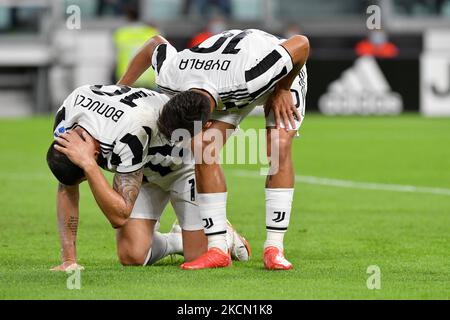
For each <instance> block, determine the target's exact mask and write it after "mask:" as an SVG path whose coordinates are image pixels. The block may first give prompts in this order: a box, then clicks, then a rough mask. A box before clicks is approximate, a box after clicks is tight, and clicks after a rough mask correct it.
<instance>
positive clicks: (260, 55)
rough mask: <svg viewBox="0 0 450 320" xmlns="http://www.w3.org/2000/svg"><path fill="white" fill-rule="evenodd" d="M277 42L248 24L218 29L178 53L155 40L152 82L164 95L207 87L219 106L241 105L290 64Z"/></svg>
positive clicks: (279, 76) (269, 86)
mask: <svg viewBox="0 0 450 320" xmlns="http://www.w3.org/2000/svg"><path fill="white" fill-rule="evenodd" d="M282 42H283V40H282V39H279V38H277V37H275V36H273V35H270V34H268V33H266V32H264V31H261V30H256V29H249V30H229V31H225V32H222V33H220V34H218V35H215V36H213V37H210V38H208V39H207V40H205V41H204V42H202V43H201V44H199V45H197V46H195V47H193V48H190V49H185V50H183V51H180V52H178V53H176V51H175V49H174V48H173V47H172V46H170V45H160V46H159V47H158V48H157V50H155V52H154V53H153V57H152V62H153V67H154V68H155V70H156V71H157V74H156V83H157V85H158V86H159V87H160V88H161V90H163V91H164V92H166V93H168V94H176V93H178V92H181V91H186V90H189V89H193V88H198V89H203V90H206V91H207V92H209V93H210V94H211V96H212V97H213V98H214V99H215V101H216V105H217V108H218V109H222V110H223V109H231V108H242V107H245V106H246V105H248V104H250V103H251V102H253V101H255V100H256V99H258V98H259V97H260V96H262V95H263V94H264V93H266V92H268V91H270V90H271V89H272V88H273V87H274V85H275V84H276V83H277V82H278V81H279V80H281V79H282V78H283V77H284V76H285V75H287V74H288V73H289V72H290V71H291V70H292V69H293V63H292V58H291V56H290V55H289V53H288V52H287V51H286V49H285V48H284V47H283V46H281V43H282ZM163 46H164V47H163ZM164 48H165V49H164ZM164 52H165V53H164Z"/></svg>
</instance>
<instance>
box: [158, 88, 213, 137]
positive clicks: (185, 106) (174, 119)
mask: <svg viewBox="0 0 450 320" xmlns="http://www.w3.org/2000/svg"><path fill="white" fill-rule="evenodd" d="M210 113H211V107H210V103H209V100H208V98H207V97H206V96H205V95H204V94H201V93H199V92H196V91H185V92H182V93H178V94H177V95H175V96H174V97H173V98H171V99H170V100H169V101H168V102H167V103H166V104H165V105H164V108H163V109H162V111H161V114H160V115H159V118H158V130H159V131H160V132H161V133H162V134H163V135H164V136H165V137H166V138H168V139H171V137H172V133H173V132H174V131H175V130H177V129H186V130H187V131H188V132H189V133H190V135H191V137H193V136H194V135H195V134H196V133H198V132H195V122H196V121H201V123H202V125H204V124H205V123H206V122H207V121H208V119H209V115H210ZM200 129H201V128H200Z"/></svg>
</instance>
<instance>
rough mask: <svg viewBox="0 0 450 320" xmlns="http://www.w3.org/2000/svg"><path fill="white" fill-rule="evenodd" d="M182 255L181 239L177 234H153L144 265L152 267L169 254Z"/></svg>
mask: <svg viewBox="0 0 450 320" xmlns="http://www.w3.org/2000/svg"><path fill="white" fill-rule="evenodd" d="M174 253H183V239H182V237H181V234H179V233H160V232H155V233H154V234H153V242H152V246H151V247H150V249H149V250H148V253H147V257H146V258H145V261H144V265H152V264H154V263H155V262H157V261H159V260H161V259H163V258H164V257H167V256H168V255H169V254H174Z"/></svg>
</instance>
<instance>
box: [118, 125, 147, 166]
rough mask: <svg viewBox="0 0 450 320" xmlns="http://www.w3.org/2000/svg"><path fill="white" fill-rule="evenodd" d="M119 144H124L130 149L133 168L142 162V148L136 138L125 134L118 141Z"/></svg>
mask: <svg viewBox="0 0 450 320" xmlns="http://www.w3.org/2000/svg"><path fill="white" fill-rule="evenodd" d="M120 142H122V143H125V144H126V145H128V146H129V147H130V150H131V153H133V159H132V160H131V164H132V165H133V166H134V165H135V164H139V163H141V162H142V156H143V153H144V152H143V149H144V147H143V146H142V143H141V141H140V140H139V138H138V137H137V136H135V135H133V134H131V133H127V134H126V135H124V136H123V138H122V139H120Z"/></svg>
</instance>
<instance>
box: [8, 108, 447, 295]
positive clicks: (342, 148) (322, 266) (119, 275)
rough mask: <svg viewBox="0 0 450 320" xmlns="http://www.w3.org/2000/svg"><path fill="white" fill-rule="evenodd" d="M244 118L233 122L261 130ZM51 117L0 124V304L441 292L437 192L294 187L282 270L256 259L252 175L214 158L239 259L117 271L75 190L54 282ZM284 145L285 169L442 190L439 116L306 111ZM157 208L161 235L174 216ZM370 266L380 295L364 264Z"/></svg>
mask: <svg viewBox="0 0 450 320" xmlns="http://www.w3.org/2000/svg"><path fill="white" fill-rule="evenodd" d="M262 124H263V120H262V119H260V118H250V119H248V120H246V121H245V122H244V124H243V127H255V126H256V127H261V126H262ZM51 125H52V120H51V119H50V118H37V119H27V120H1V121H0V136H1V140H0V150H2V152H1V155H0V165H1V168H2V170H1V171H0V181H1V183H0V208H1V210H0V298H2V299H23V298H27V299H30V298H31V299H42V298H51V299H53V298H62V299H100V298H102V299H103V298H111V299H117V298H124V299H167V298H171V299H302V298H306V299H328V298H331V299H346V298H351V299H353V298H359V299H391V298H394V299H397V298H404V299H430V298H439V299H448V298H449V297H450V294H449V292H450V273H449V262H450V259H449V252H450V232H449V227H450V196H445V195H433V194H419V193H400V192H392V191H378V190H358V189H347V188H336V187H331V186H318V185H307V184H302V183H298V184H297V185H296V194H295V199H294V207H293V214H292V218H291V226H290V229H289V232H288V233H287V236H286V239H285V246H286V255H287V257H288V258H289V259H290V260H291V261H292V262H293V264H294V269H293V270H292V271H289V272H268V271H265V270H264V269H263V268H262V261H261V255H262V244H263V241H264V237H265V228H264V221H265V213H264V210H265V207H264V184H263V183H264V179H263V178H261V177H258V175H257V174H255V177H254V178H249V177H239V176H238V175H236V174H233V170H235V169H236V168H239V169H243V168H245V169H248V170H251V169H253V170H255V169H257V167H255V166H250V167H249V166H227V167H226V174H227V179H228V180H227V182H228V187H229V197H228V199H229V205H228V208H229V209H228V215H229V218H230V220H231V221H232V223H233V224H234V225H235V226H236V228H237V229H238V230H239V231H240V232H241V233H242V234H243V235H245V236H246V237H247V238H248V240H249V241H250V244H251V246H252V249H253V254H254V256H253V259H252V260H251V262H249V263H234V265H233V267H232V268H227V269H217V270H203V271H182V270H180V269H179V268H178V264H179V263H180V262H181V258H180V259H179V260H176V261H175V262H174V263H173V262H171V261H170V260H165V261H163V262H162V263H159V264H158V265H156V266H153V267H122V266H120V265H119V263H118V262H117V258H116V253H115V238H114V230H113V229H111V227H110V226H109V224H108V223H107V221H106V219H105V218H104V217H103V215H102V214H101V212H100V211H99V209H98V208H97V206H96V204H95V202H94V200H93V197H92V196H91V194H90V192H89V190H88V188H87V185H86V184H84V186H83V187H82V191H81V207H80V226H79V235H78V238H79V240H78V257H79V262H80V263H81V264H83V265H84V266H85V267H86V270H85V271H83V272H82V283H81V286H82V288H81V290H68V289H67V288H66V279H67V275H66V274H63V273H52V272H50V271H48V269H49V268H50V267H52V266H54V265H56V264H58V263H59V244H58V236H57V229H56V218H55V191H56V182H55V181H54V179H53V178H52V176H51V175H50V172H49V171H48V169H47V167H46V163H45V153H46V150H47V147H48V145H49V143H50V141H51ZM301 134H302V137H301V139H297V140H296V141H295V142H294V148H293V149H294V162H295V167H296V171H297V174H302V175H312V176H318V177H327V178H336V179H347V180H355V181H368V182H378V183H392V184H405V185H417V186H430V187H441V188H450V170H449V168H450V148H449V145H450V119H423V118H420V117H418V116H415V115H405V116H402V117H395V118H383V117H380V118H375V117H374V118H356V117H350V118H325V117H322V116H319V115H309V116H308V117H307V118H306V121H305V123H304V125H303V127H302V130H301ZM168 211H169V212H168V213H167V214H165V215H164V218H163V221H162V231H165V230H169V228H170V224H171V223H172V221H173V220H174V215H173V212H172V210H171V209H169V210H168ZM369 265H378V266H379V267H380V268H381V272H382V276H381V285H382V288H381V290H368V289H367V287H366V280H367V278H368V276H369V275H368V274H366V269H367V267H368V266H369Z"/></svg>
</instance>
